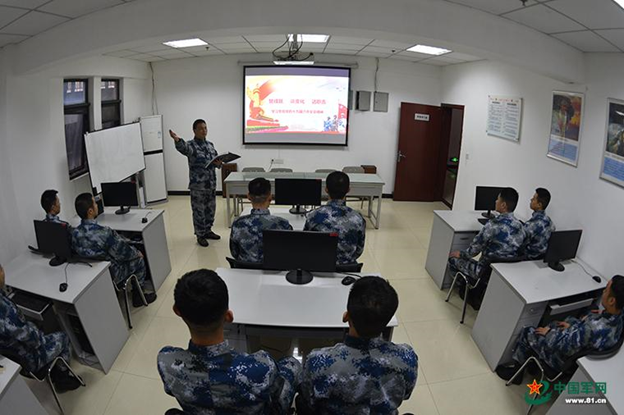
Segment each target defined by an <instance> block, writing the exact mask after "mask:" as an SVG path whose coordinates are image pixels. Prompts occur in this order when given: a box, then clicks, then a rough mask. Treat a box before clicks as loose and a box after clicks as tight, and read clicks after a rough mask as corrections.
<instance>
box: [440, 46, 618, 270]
mask: <svg viewBox="0 0 624 415" xmlns="http://www.w3.org/2000/svg"><path fill="white" fill-rule="evenodd" d="M587 63H588V68H589V70H588V84H587V86H585V85H570V84H563V83H561V82H558V81H555V80H553V79H550V78H546V77H543V76H540V75H536V74H534V73H530V72H527V71H525V70H522V69H518V68H514V67H511V66H509V65H505V64H501V63H492V62H476V63H472V64H462V65H455V66H451V67H447V68H444V69H443V74H442V85H443V91H442V99H443V101H445V102H453V103H457V104H463V105H465V106H466V110H465V111H466V112H465V117H464V135H463V144H462V151H461V158H460V170H459V178H458V182H457V193H456V197H455V204H454V206H453V208H454V209H472V208H473V207H474V189H475V186H477V185H495V186H512V187H514V188H516V190H518V192H519V193H520V203H519V206H518V209H517V210H516V212H517V214H518V215H519V216H521V217H522V216H524V217H528V216H529V215H530V210H529V207H528V205H529V199H530V198H531V196H532V195H533V192H534V189H535V188H536V187H546V188H548V189H549V190H550V192H551V194H552V197H553V199H552V201H551V206H550V207H549V208H548V213H549V215H550V216H551V217H552V218H553V219H554V221H555V224H556V225H557V227H558V229H560V230H563V229H574V228H581V229H583V237H582V239H581V246H580V251H579V256H580V257H581V258H583V259H584V260H585V261H587V262H588V263H589V264H590V265H591V266H592V267H594V268H595V269H596V270H597V271H598V272H600V273H602V274H603V275H605V276H608V277H611V276H612V275H614V274H616V273H624V262H623V261H622V256H621V252H622V247H621V235H622V234H623V233H624V221H622V220H621V219H620V215H621V211H622V208H623V207H624V189H623V188H619V187H617V186H614V185H612V184H610V183H608V182H605V181H603V180H600V179H599V177H598V176H599V172H600V164H601V155H602V147H603V143H604V134H605V123H606V116H607V115H606V111H607V103H606V98H607V97H608V96H614V97H618V98H624V85H622V84H621V73H622V71H624V58H622V57H617V56H616V55H593V56H592V55H589V57H588V60H587ZM553 90H563V91H574V92H583V93H585V94H586V95H585V114H584V119H583V125H582V132H581V134H582V136H581V145H580V156H579V162H578V167H577V168H574V167H571V166H569V165H567V164H564V163H561V162H559V161H556V160H553V159H550V158H548V157H546V151H547V143H548V135H549V128H550V117H551V110H550V108H551V102H552V91H553ZM488 94H493V95H510V96H518V97H522V98H523V120H522V130H521V138H520V142H519V143H514V142H511V141H507V140H504V139H500V138H497V137H491V136H488V135H486V134H485V126H486V119H487V96H488Z"/></svg>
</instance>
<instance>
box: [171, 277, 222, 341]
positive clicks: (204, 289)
mask: <svg viewBox="0 0 624 415" xmlns="http://www.w3.org/2000/svg"><path fill="white" fill-rule="evenodd" d="M173 298H174V301H175V306H176V308H177V309H178V311H179V312H180V314H181V315H182V318H184V320H185V321H187V322H188V323H190V324H193V325H196V326H199V327H203V328H206V329H208V330H215V329H217V328H218V327H219V326H220V325H221V323H222V322H223V316H224V314H225V312H226V311H227V310H228V304H229V296H228V289H227V286H226V285H225V282H223V280H222V279H221V277H219V275H218V274H217V273H216V272H214V271H212V270H209V269H198V270H195V271H190V272H187V273H186V274H184V275H183V276H182V278H180V279H179V280H178V282H177V283H176V286H175V289H174V291H173Z"/></svg>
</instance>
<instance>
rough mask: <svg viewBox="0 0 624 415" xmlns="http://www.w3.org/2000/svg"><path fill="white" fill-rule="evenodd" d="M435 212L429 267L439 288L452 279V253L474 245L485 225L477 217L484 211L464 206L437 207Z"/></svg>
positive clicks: (445, 286) (429, 271) (426, 265)
mask: <svg viewBox="0 0 624 415" xmlns="http://www.w3.org/2000/svg"><path fill="white" fill-rule="evenodd" d="M433 215H434V216H433V227H432V228H431V238H430V239H429V250H428V252H427V262H426V264H425V269H426V270H427V272H428V273H429V275H430V276H431V278H432V279H433V281H434V282H435V284H436V285H437V286H438V288H440V289H443V288H447V287H449V286H450V285H451V281H452V279H451V276H450V275H448V273H447V266H448V259H449V254H450V253H451V252H453V251H462V250H464V249H466V248H468V247H469V246H470V243H471V242H472V240H473V239H474V237H475V236H477V233H479V231H480V230H481V228H483V225H482V224H481V223H479V222H478V221H477V219H478V218H481V217H482V216H481V212H474V211H462V210H458V211H455V210H434V211H433Z"/></svg>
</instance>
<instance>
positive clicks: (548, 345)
mask: <svg viewBox="0 0 624 415" xmlns="http://www.w3.org/2000/svg"><path fill="white" fill-rule="evenodd" d="M565 322H566V323H569V324H570V327H568V328H567V329H562V328H559V327H557V322H555V321H553V322H551V323H550V324H549V325H548V327H550V331H549V332H548V333H546V335H545V336H542V335H540V334H537V333H535V327H525V328H524V329H523V330H522V332H520V336H519V337H518V343H517V344H516V347H515V349H514V352H513V359H514V360H515V361H516V362H518V363H520V364H522V363H524V362H525V361H526V359H528V358H529V357H530V356H531V355H532V354H536V355H537V357H539V359H540V360H542V361H543V362H545V363H546V364H547V365H548V366H550V367H552V368H553V369H555V370H561V368H562V367H563V364H564V362H565V360H566V358H568V357H570V356H572V355H573V354H575V353H577V352H580V351H581V350H583V349H586V348H590V349H592V350H604V349H608V348H610V347H612V346H613V345H614V344H615V343H617V341H618V340H619V338H620V336H621V335H622V328H623V326H624V317H622V314H618V315H612V314H609V313H607V312H604V311H603V312H602V313H591V312H590V313H588V314H587V315H585V316H584V317H583V318H581V319H580V320H579V319H577V318H575V317H568V318H566V319H565Z"/></svg>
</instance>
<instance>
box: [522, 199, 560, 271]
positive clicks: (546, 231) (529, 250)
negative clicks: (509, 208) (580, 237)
mask: <svg viewBox="0 0 624 415" xmlns="http://www.w3.org/2000/svg"><path fill="white" fill-rule="evenodd" d="M549 203H550V192H549V191H548V190H546V189H543V188H541V187H540V188H537V189H535V194H534V195H533V198H532V199H531V204H530V207H531V210H533V215H531V219H529V220H528V221H526V222H525V224H524V231H525V232H526V241H525V243H524V245H525V248H524V252H525V254H526V256H527V258H528V259H531V260H533V259H540V258H542V257H543V256H544V254H545V253H546V249H548V240H549V239H550V235H552V233H553V232H554V231H555V225H554V224H553V222H552V220H551V219H550V218H549V217H548V215H546V212H545V210H546V208H547V207H548V204H549Z"/></svg>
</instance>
